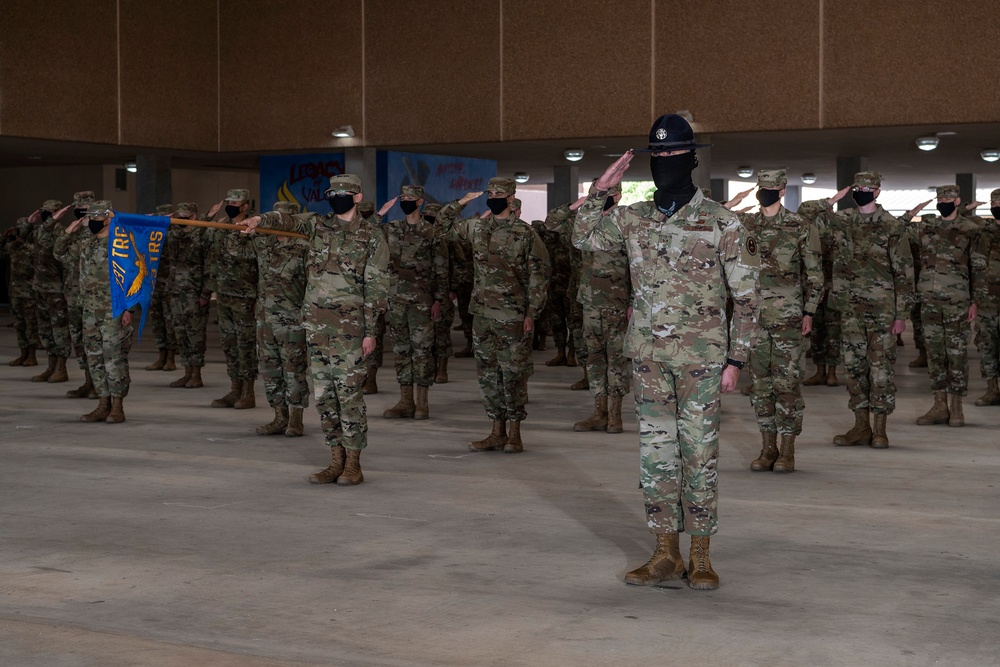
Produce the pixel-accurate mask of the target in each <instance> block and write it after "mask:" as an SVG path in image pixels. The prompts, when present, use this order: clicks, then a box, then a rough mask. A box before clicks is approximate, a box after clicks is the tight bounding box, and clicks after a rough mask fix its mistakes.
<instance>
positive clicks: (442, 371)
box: [434, 357, 448, 384]
mask: <svg viewBox="0 0 1000 667" xmlns="http://www.w3.org/2000/svg"><path fill="white" fill-rule="evenodd" d="M434 382H436V383H437V384H446V383H447V382H448V357H440V358H439V359H438V360H437V375H436V376H434Z"/></svg>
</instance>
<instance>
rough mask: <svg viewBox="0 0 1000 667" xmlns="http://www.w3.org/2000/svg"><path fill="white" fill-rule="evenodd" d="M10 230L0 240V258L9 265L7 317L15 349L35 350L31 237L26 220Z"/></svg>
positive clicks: (32, 243) (32, 244)
mask: <svg viewBox="0 0 1000 667" xmlns="http://www.w3.org/2000/svg"><path fill="white" fill-rule="evenodd" d="M14 229H15V232H14V233H13V235H12V236H5V237H0V256H2V257H7V258H8V260H9V261H10V284H9V289H8V291H9V293H10V313H11V317H12V319H13V324H14V331H15V332H16V333H17V346H18V348H20V349H22V350H24V349H27V348H29V347H31V348H39V347H41V341H40V340H39V339H38V313H37V312H36V308H35V292H34V290H33V289H32V285H31V283H32V279H33V278H34V275H35V254H36V253H35V245H34V235H33V234H32V229H31V225H30V223H29V222H28V219H27V218H20V219H18V221H17V224H16V225H15V227H14Z"/></svg>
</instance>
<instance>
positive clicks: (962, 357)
mask: <svg viewBox="0 0 1000 667" xmlns="http://www.w3.org/2000/svg"><path fill="white" fill-rule="evenodd" d="M921 315H922V316H923V320H924V335H925V337H926V345H927V371H928V375H930V378H931V391H946V392H948V393H949V394H957V395H959V396H965V395H966V394H968V393H969V334H970V332H971V325H970V324H969V311H968V310H967V309H965V308H962V307H958V308H956V307H955V306H935V305H931V304H927V303H925V304H923V312H922V313H921Z"/></svg>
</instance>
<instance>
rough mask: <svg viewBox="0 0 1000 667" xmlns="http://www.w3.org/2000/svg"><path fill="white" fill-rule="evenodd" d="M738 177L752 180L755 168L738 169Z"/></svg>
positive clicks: (744, 167)
mask: <svg viewBox="0 0 1000 667" xmlns="http://www.w3.org/2000/svg"><path fill="white" fill-rule="evenodd" d="M736 175H737V176H739V177H740V178H750V177H751V176H753V167H748V166H743V167H736Z"/></svg>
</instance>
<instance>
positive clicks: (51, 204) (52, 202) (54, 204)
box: [42, 199, 62, 211]
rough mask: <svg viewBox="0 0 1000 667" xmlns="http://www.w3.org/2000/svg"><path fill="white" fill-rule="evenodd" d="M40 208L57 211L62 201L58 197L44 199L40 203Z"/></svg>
mask: <svg viewBox="0 0 1000 667" xmlns="http://www.w3.org/2000/svg"><path fill="white" fill-rule="evenodd" d="M42 208H44V209H45V210H47V211H58V210H59V209H61V208H62V202H61V201H59V200H58V199H46V200H45V202H44V203H43V204H42Z"/></svg>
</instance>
